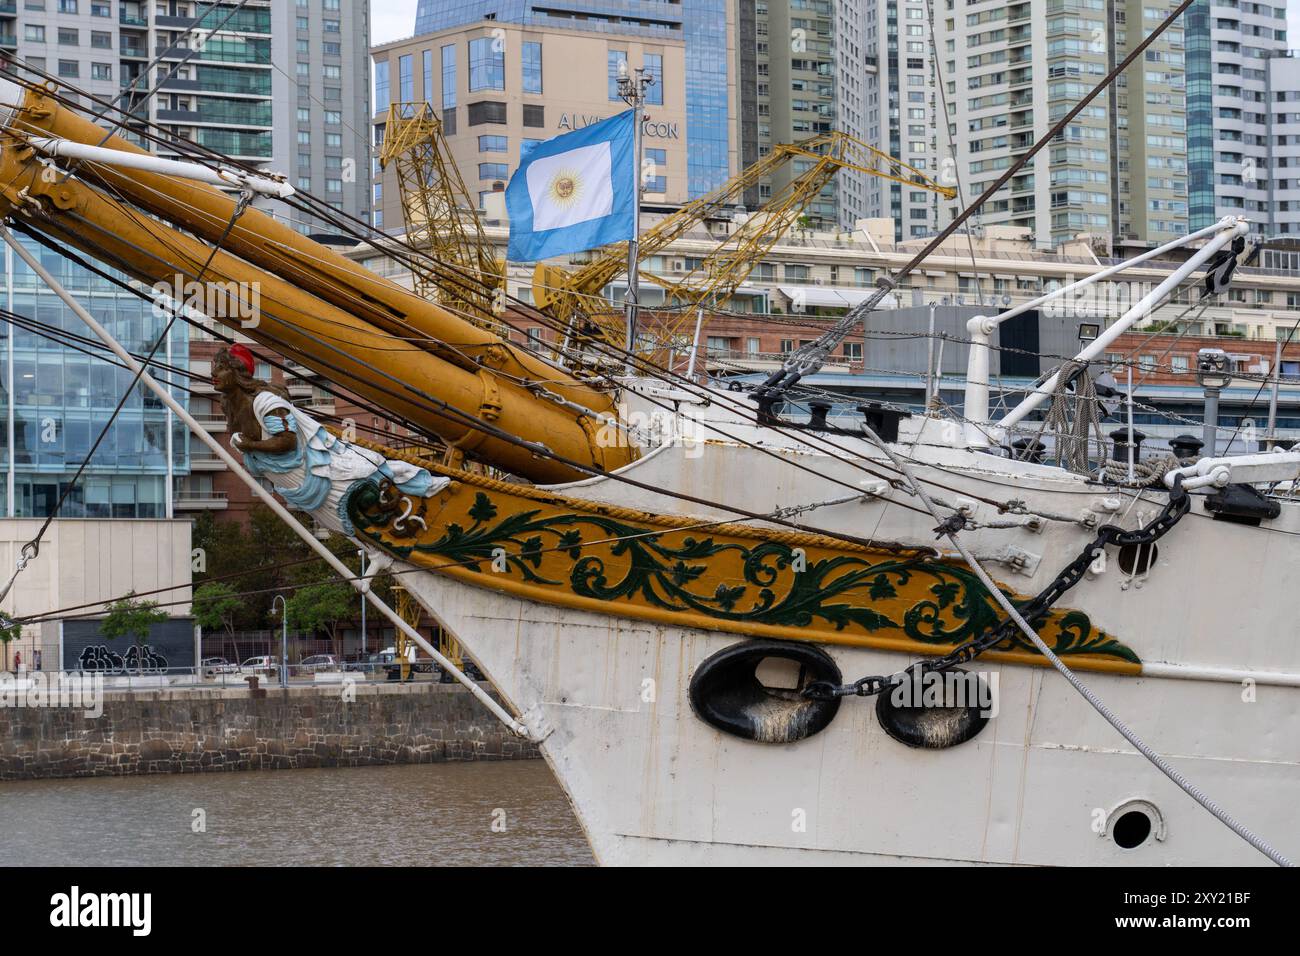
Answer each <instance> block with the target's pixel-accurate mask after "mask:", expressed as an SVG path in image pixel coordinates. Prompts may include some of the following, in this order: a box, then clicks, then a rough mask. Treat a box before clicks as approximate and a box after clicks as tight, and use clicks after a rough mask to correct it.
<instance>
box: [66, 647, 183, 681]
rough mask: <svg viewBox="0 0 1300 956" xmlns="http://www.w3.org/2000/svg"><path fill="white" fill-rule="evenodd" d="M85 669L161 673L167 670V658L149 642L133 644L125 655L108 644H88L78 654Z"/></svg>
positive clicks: (101, 671) (80, 664)
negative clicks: (140, 644) (111, 648)
mask: <svg viewBox="0 0 1300 956" xmlns="http://www.w3.org/2000/svg"><path fill="white" fill-rule="evenodd" d="M77 664H78V666H79V667H80V668H81V669H82V670H83V671H99V672H100V673H102V674H161V673H164V672H166V670H167V658H166V657H164V656H163V655H162V654H159V653H158V652H157V651H155V650H154V649H153V648H152V647H150V646H149V645H148V644H145V645H144V646H143V647H140V646H137V645H135V644H132V645H131V646H130V647H129V648H128V649H127V652H126V654H125V655H123V654H115V653H113V651H111V650H109V648H108V645H106V644H88V645H86V646H85V647H84V648H82V650H81V654H79V655H78V656H77Z"/></svg>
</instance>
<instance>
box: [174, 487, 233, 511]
mask: <svg viewBox="0 0 1300 956" xmlns="http://www.w3.org/2000/svg"><path fill="white" fill-rule="evenodd" d="M172 507H173V508H175V509H176V510H177V511H225V510H226V509H227V508H229V507H230V501H229V500H228V498H227V496H226V493H225V492H224V491H189V490H184V491H178V492H176V494H175V496H174V497H173V498H172Z"/></svg>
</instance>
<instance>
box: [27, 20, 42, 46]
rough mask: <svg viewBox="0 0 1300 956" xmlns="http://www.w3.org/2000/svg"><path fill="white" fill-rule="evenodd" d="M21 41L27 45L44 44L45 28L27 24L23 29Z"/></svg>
mask: <svg viewBox="0 0 1300 956" xmlns="http://www.w3.org/2000/svg"><path fill="white" fill-rule="evenodd" d="M23 39H24V40H26V41H27V42H29V43H44V42H45V27H43V26H39V25H38V24H35V23H28V24H26V25H25V26H24V27H23Z"/></svg>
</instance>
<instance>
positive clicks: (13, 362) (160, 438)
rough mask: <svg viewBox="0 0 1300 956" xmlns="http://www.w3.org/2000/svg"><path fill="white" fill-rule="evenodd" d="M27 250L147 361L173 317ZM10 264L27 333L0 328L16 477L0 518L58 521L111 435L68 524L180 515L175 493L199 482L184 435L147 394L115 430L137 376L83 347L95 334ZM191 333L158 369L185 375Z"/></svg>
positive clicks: (6, 263)
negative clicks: (85, 464) (52, 517)
mask: <svg viewBox="0 0 1300 956" xmlns="http://www.w3.org/2000/svg"><path fill="white" fill-rule="evenodd" d="M24 244H25V245H26V246H27V247H28V248H29V249H30V250H31V251H32V253H33V255H34V256H36V257H37V258H38V259H39V261H40V262H41V264H42V265H43V266H44V267H45V268H46V269H48V270H49V271H50V272H51V273H53V274H54V276H55V277H56V278H57V279H58V280H59V282H60V283H61V284H63V285H64V286H65V287H66V288H67V289H68V290H69V291H70V292H71V293H72V294H73V295H74V296H75V297H76V298H77V300H78V302H80V303H81V304H82V305H83V306H84V307H85V308H86V309H87V310H88V311H89V312H90V313H91V314H92V315H94V316H95V318H96V319H98V320H99V321H100V322H102V323H103V324H104V325H105V326H106V327H107V328H108V329H109V331H111V332H112V333H113V334H114V335H115V336H116V337H117V338H118V340H119V341H120V342H121V343H122V344H123V345H124V346H125V347H126V348H127V349H128V350H129V351H131V352H133V353H136V354H145V353H148V352H149V350H150V349H151V348H152V347H153V344H154V342H155V341H157V339H158V336H159V335H160V334H161V333H162V331H163V329H164V328H165V327H166V324H167V323H166V319H165V317H164V318H160V317H158V316H155V315H154V314H153V308H152V306H151V305H150V304H148V303H146V302H144V301H142V300H141V299H140V298H138V297H137V296H135V295H134V294H132V293H130V292H127V291H124V290H122V289H121V288H120V287H118V286H116V285H114V284H112V283H111V282H109V281H108V280H107V279H103V278H100V277H99V276H96V275H94V274H93V273H91V272H89V271H87V270H85V269H83V268H81V267H80V266H78V265H76V264H75V263H73V262H71V261H70V260H68V259H66V258H65V257H63V256H61V255H59V254H57V253H55V252H51V251H50V250H48V249H46V248H44V247H43V246H40V245H38V244H37V243H34V242H30V241H28V240H24ZM0 265H2V266H3V274H2V275H0V295H3V303H4V308H5V309H6V310H7V311H8V312H10V313H13V314H15V315H16V316H18V317H20V318H19V320H18V322H17V324H15V323H14V322H9V321H6V322H4V323H2V324H0V337H2V338H0V349H2V351H0V368H2V369H3V372H2V373H0V376H2V378H0V385H2V386H3V388H4V409H5V425H4V427H3V428H0V445H2V446H3V448H2V449H0V457H2V458H3V460H4V462H5V469H6V474H5V481H4V482H3V484H2V485H0V515H4V516H7V517H18V518H39V517H45V516H46V515H49V514H50V513H51V512H52V510H53V509H54V506H55V504H56V503H57V501H58V499H59V496H60V495H61V494H62V493H63V491H64V489H66V488H67V486H68V484H69V483H70V482H71V480H72V477H73V475H74V474H75V473H76V470H77V468H78V466H79V465H80V464H81V462H82V461H84V460H85V458H86V456H87V455H88V454H90V449H91V446H92V444H93V443H94V441H95V439H96V437H97V436H98V435H99V434H100V432H101V431H103V430H104V429H105V427H106V426H107V429H108V430H107V432H106V434H105V435H104V439H103V441H102V442H101V443H100V446H99V448H98V450H97V451H96V452H95V455H94V457H93V459H92V461H91V465H90V467H89V468H87V469H86V472H85V473H84V474H83V475H82V478H81V480H80V481H79V482H77V484H76V486H75V487H74V488H73V490H72V491H71V493H70V495H69V497H68V500H67V501H66V502H65V503H64V504H63V507H62V508H61V509H60V510H59V516H60V517H64V518H166V517H171V516H173V509H174V501H175V495H174V493H173V489H174V488H175V487H176V484H177V482H178V481H179V480H180V479H181V478H182V477H183V476H185V475H187V474H188V473H189V439H188V433H187V432H186V431H185V428H184V425H182V424H181V423H180V422H178V421H176V419H175V416H174V415H172V414H171V412H169V411H168V410H167V409H166V408H164V407H163V405H162V403H161V402H159V401H158V400H157V398H156V397H155V396H154V395H153V394H152V393H151V392H149V391H148V390H147V389H145V388H144V387H143V386H140V385H137V386H135V388H133V389H131V394H130V396H129V398H128V399H127V401H126V403H125V404H124V405H123V407H122V410H121V412H119V413H118V415H117V418H116V420H115V421H114V422H113V424H112V425H111V426H109V425H108V422H109V420H110V419H111V418H112V416H113V409H114V408H115V407H116V406H117V403H118V401H119V400H120V399H121V397H122V395H123V393H124V392H126V391H127V389H128V388H130V385H131V380H132V374H131V373H130V372H128V371H127V370H126V369H125V368H120V367H118V366H115V365H113V364H111V363H110V361H108V360H109V359H110V358H112V356H110V355H109V354H108V353H107V352H106V351H104V350H103V349H100V348H97V347H95V346H93V345H91V344H90V343H88V342H84V341H79V340H78V338H76V337H82V338H83V339H84V338H87V337H89V338H91V339H92V340H93V333H91V332H90V330H89V329H88V328H87V327H86V326H85V324H84V323H83V322H82V321H81V320H80V319H79V318H77V316H76V315H74V314H73V313H72V311H71V310H69V309H68V308H67V307H66V306H65V305H64V304H63V303H62V302H61V301H60V300H59V299H58V298H57V297H56V296H55V295H54V293H53V292H51V291H50V290H49V289H48V288H47V287H46V286H45V284H44V283H43V282H42V281H41V280H40V278H38V277H37V276H36V275H35V273H33V272H32V271H31V269H29V268H28V267H27V265H26V264H25V263H23V261H22V260H21V259H18V258H17V256H15V255H14V254H13V252H12V251H11V250H9V249H8V248H7V247H6V248H5V250H4V257H3V260H0ZM33 324H35V325H37V326H38V328H39V332H38V331H37V330H34V329H33V328H32V325H33ZM23 325H27V326H28V327H27V328H23V327H21V326H23ZM187 328H188V327H187V326H186V324H185V323H184V322H178V323H176V324H175V325H174V326H173V327H172V330H171V333H170V335H169V336H168V341H165V342H164V343H163V345H162V346H161V347H160V348H159V350H158V353H157V359H158V360H159V361H164V362H167V363H169V364H171V365H174V366H177V367H179V368H186V367H187V363H188V353H189V336H188V331H187ZM40 332H43V333H45V334H40ZM50 335H53V336H55V339H51V338H49V337H47V336H50ZM94 341H97V340H94ZM160 377H162V376H160ZM182 384H183V382H182ZM173 394H174V396H175V397H176V398H177V399H178V400H179V401H180V402H181V403H182V405H183V404H185V394H186V393H185V391H184V390H183V389H174V390H173Z"/></svg>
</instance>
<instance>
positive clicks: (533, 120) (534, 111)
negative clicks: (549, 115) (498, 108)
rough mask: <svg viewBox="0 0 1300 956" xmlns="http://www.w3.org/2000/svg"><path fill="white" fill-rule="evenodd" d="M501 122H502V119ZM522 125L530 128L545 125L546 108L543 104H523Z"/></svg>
mask: <svg viewBox="0 0 1300 956" xmlns="http://www.w3.org/2000/svg"><path fill="white" fill-rule="evenodd" d="M502 122H504V120H503V121H502ZM524 125H525V126H528V127H532V128H540V127H543V126H545V125H546V108H545V107H543V106H525V107H524Z"/></svg>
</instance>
